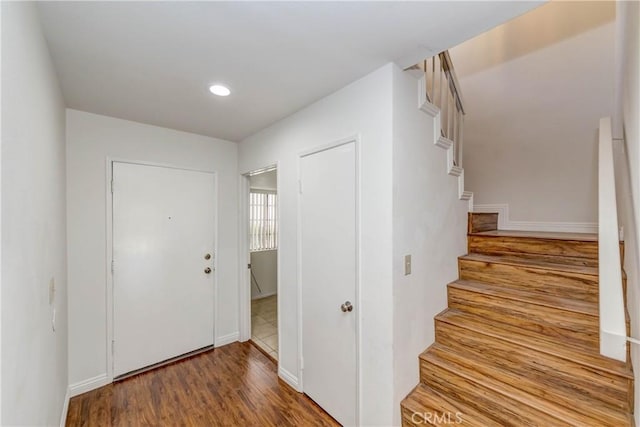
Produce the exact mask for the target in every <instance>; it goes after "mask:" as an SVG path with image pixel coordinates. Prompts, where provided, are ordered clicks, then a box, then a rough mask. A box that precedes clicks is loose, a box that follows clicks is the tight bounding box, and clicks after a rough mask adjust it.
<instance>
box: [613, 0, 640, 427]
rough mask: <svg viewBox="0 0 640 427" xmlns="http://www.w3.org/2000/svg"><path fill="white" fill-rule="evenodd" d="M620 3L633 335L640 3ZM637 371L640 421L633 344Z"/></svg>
mask: <svg viewBox="0 0 640 427" xmlns="http://www.w3.org/2000/svg"><path fill="white" fill-rule="evenodd" d="M616 4H617V25H618V31H617V33H616V34H617V38H616V44H617V49H616V52H618V55H620V56H619V57H618V58H616V59H617V61H616V62H617V63H618V64H620V70H619V71H620V74H619V75H618V76H616V77H617V79H618V81H617V82H616V84H617V86H618V93H619V94H620V95H621V98H620V99H619V100H618V101H619V102H620V106H619V111H621V112H622V123H623V130H624V143H622V142H621V141H616V142H615V143H614V144H615V145H616V149H617V150H616V151H617V153H616V154H617V156H616V185H617V197H618V210H619V211H618V214H619V217H620V225H621V226H623V227H624V240H625V242H624V243H625V257H624V269H625V272H626V273H627V308H628V310H629V316H630V319H631V336H633V337H636V338H637V337H638V336H640V265H639V264H640V251H639V248H638V247H639V245H640V132H639V128H638V122H639V121H640V108H639V106H638V103H639V100H640V84H639V83H640V82H639V80H640V64H639V62H640V59H639V56H640V4H639V3H638V2H616ZM631 359H632V363H633V366H634V373H635V383H634V386H635V396H636V398H635V411H634V413H635V418H636V424H638V423H640V348H638V346H637V345H635V344H631Z"/></svg>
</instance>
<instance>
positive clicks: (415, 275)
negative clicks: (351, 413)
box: [393, 67, 469, 425]
mask: <svg viewBox="0 0 640 427" xmlns="http://www.w3.org/2000/svg"><path fill="white" fill-rule="evenodd" d="M393 77H394V78H393V189H394V191H393V359H394V360H393V366H394V368H393V369H394V371H393V372H394V375H393V376H394V406H393V409H394V418H393V421H394V425H400V401H401V400H402V399H403V398H404V397H406V395H407V394H408V393H409V392H410V391H411V389H413V387H415V386H416V384H417V383H418V382H419V375H418V368H419V366H418V355H419V354H420V353H422V352H423V351H424V350H425V349H426V348H427V347H428V346H429V345H430V344H432V343H433V341H434V339H435V330H434V321H433V318H434V316H435V315H436V314H438V313H439V312H441V311H442V310H444V309H445V308H446V307H447V284H448V283H450V282H452V281H454V280H455V279H456V278H457V277H458V263H457V261H458V260H457V258H458V256H460V255H463V254H465V253H466V223H467V212H468V207H469V203H468V202H467V201H462V200H459V198H458V178H457V177H454V176H452V175H448V174H447V170H446V165H447V162H446V151H444V150H443V149H441V148H439V147H437V146H436V145H434V141H433V135H434V132H433V127H434V125H435V123H434V122H435V120H434V119H433V118H432V117H431V116H429V115H427V114H425V113H424V112H422V111H420V110H418V108H417V100H418V96H417V87H418V83H417V80H416V79H415V78H414V77H413V76H411V75H410V74H409V73H405V72H403V71H402V70H400V69H399V68H395V67H394V70H393ZM409 254H410V255H411V257H412V272H411V274H410V275H407V276H405V275H404V256H405V255H409Z"/></svg>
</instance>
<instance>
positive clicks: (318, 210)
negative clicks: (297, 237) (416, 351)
mask: <svg viewBox="0 0 640 427" xmlns="http://www.w3.org/2000/svg"><path fill="white" fill-rule="evenodd" d="M300 173H301V195H300V202H301V203H300V209H301V212H300V220H301V224H300V226H301V266H300V268H301V282H302V357H303V388H304V392H305V393H306V394H307V395H308V396H309V397H311V398H312V399H313V400H315V401H316V402H317V403H318V404H319V405H320V406H321V407H322V408H323V409H324V410H325V411H327V412H328V413H329V414H331V416H333V417H334V418H335V419H336V420H337V421H338V422H340V423H341V424H343V425H346V426H352V425H355V423H356V396H357V394H356V393H357V389H356V380H357V371H356V369H357V365H356V315H357V312H358V309H359V307H358V306H357V304H356V281H357V247H358V246H357V241H356V239H357V235H356V231H357V217H356V214H357V200H356V194H357V193H356V183H357V181H356V152H355V143H354V142H350V143H347V144H344V145H340V146H337V147H334V148H330V149H327V150H324V151H320V152H317V153H313V154H310V155H307V156H304V157H302V158H301V168H300Z"/></svg>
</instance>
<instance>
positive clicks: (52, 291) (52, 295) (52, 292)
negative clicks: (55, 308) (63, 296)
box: [49, 277, 56, 305]
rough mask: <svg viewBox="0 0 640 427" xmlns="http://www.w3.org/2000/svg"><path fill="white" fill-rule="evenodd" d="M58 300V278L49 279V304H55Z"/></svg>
mask: <svg viewBox="0 0 640 427" xmlns="http://www.w3.org/2000/svg"><path fill="white" fill-rule="evenodd" d="M55 302H56V279H55V278H53V277H52V278H51V280H49V305H53V304H54V303H55Z"/></svg>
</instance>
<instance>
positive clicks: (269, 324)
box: [251, 295, 278, 360]
mask: <svg viewBox="0 0 640 427" xmlns="http://www.w3.org/2000/svg"><path fill="white" fill-rule="evenodd" d="M251 340H252V341H253V342H255V343H256V344H257V345H258V346H259V347H260V348H262V349H263V350H265V351H266V352H267V353H269V355H270V356H272V357H273V358H274V359H276V360H278V297H277V296H276V295H272V296H270V297H266V298H260V299H254V300H252V301H251Z"/></svg>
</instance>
